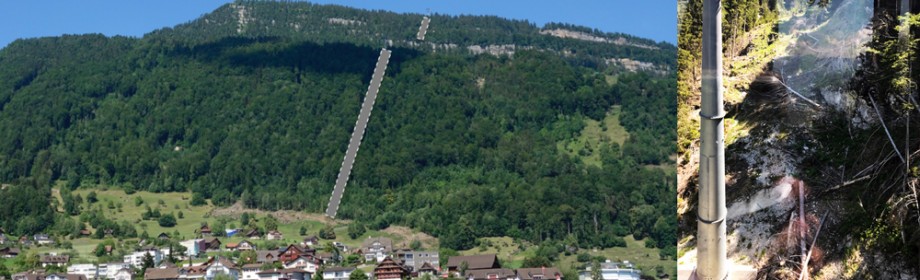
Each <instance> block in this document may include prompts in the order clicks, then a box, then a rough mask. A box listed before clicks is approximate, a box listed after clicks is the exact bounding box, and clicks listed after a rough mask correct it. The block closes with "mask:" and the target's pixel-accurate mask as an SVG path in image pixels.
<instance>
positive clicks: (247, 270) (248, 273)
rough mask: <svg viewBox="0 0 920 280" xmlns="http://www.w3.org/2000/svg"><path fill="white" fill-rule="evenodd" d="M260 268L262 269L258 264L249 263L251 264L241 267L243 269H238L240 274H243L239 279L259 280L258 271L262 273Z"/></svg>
mask: <svg viewBox="0 0 920 280" xmlns="http://www.w3.org/2000/svg"><path fill="white" fill-rule="evenodd" d="M261 268H262V264H258V263H251V264H247V265H243V267H242V268H241V269H240V270H241V272H242V273H243V274H242V275H243V276H242V277H241V278H240V279H241V280H259V274H258V273H259V271H262V269H261Z"/></svg>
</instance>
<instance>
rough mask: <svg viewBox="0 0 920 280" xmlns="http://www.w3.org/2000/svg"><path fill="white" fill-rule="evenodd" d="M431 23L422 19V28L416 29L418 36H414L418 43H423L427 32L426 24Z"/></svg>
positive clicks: (426, 18)
mask: <svg viewBox="0 0 920 280" xmlns="http://www.w3.org/2000/svg"><path fill="white" fill-rule="evenodd" d="M430 22H431V19H430V18H428V17H425V18H423V19H422V26H419V28H418V35H415V38H416V39H418V40H419V41H425V33H426V32H428V23H430Z"/></svg>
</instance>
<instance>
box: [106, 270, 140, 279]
mask: <svg viewBox="0 0 920 280" xmlns="http://www.w3.org/2000/svg"><path fill="white" fill-rule="evenodd" d="M132 278H134V273H132V272H131V269H129V268H127V267H122V268H119V269H118V270H117V271H115V278H111V279H113V280H131V279H132Z"/></svg>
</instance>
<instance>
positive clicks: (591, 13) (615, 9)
mask: <svg viewBox="0 0 920 280" xmlns="http://www.w3.org/2000/svg"><path fill="white" fill-rule="evenodd" d="M228 2H231V0H192V1H189V0H160V1H151V0H117V1H116V0H85V1H73V0H69V1H68V0H24V1H3V2H2V3H0V26H2V28H0V47H5V46H6V45H7V44H9V43H10V42H12V41H14V40H16V39H18V38H34V37H44V36H58V35H62V34H84V33H102V34H105V35H108V36H113V35H125V36H134V37H140V36H143V35H144V34H145V33H147V32H150V31H153V30H155V29H158V28H162V27H168V26H174V25H176V24H180V23H183V22H187V21H190V20H192V19H195V18H197V17H199V16H201V15H202V14H205V13H208V12H211V11H213V10H214V9H216V8H217V7H219V6H220V5H222V4H224V3H228ZM311 2H314V3H322V4H332V3H334V4H340V5H345V6H350V7H356V8H364V9H374V10H377V9H381V10H389V11H394V12H414V13H425V12H426V9H431V12H433V13H440V14H450V15H460V14H474V15H497V16H500V17H505V18H514V19H526V20H529V21H531V22H534V23H536V24H537V25H538V26H542V25H543V24H544V23H547V22H567V23H574V24H578V25H584V26H588V27H592V28H597V29H600V30H603V31H608V32H622V33H627V34H632V35H637V36H640V37H644V38H649V39H653V40H655V41H667V42H670V43H672V44H673V43H675V42H676V41H677V27H676V26H677V2H676V1H675V0H591V1H582V0H555V1H547V0H508V1H500V0H398V1H393V0H390V1H385V0H313V1H311Z"/></svg>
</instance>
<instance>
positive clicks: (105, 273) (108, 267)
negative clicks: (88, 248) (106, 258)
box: [96, 263, 128, 279]
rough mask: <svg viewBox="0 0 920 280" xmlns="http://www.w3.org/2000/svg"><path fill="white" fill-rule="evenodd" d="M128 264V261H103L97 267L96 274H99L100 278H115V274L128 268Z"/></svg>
mask: <svg viewBox="0 0 920 280" xmlns="http://www.w3.org/2000/svg"><path fill="white" fill-rule="evenodd" d="M127 267H128V264H126V263H102V264H99V266H98V267H96V274H98V275H99V278H103V279H115V274H117V273H118V271H119V270H121V269H122V268H127Z"/></svg>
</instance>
